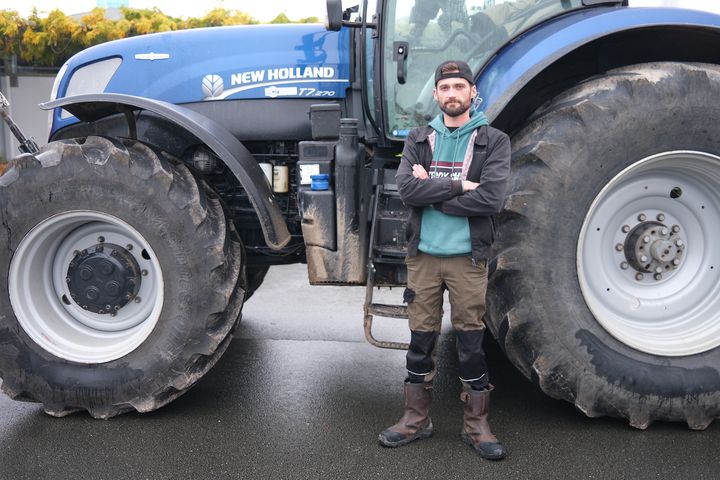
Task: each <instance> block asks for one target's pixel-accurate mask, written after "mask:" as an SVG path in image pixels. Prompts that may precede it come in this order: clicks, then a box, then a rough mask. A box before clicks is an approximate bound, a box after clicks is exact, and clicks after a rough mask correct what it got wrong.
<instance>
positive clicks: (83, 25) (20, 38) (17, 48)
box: [0, 7, 318, 67]
mask: <svg viewBox="0 0 720 480" xmlns="http://www.w3.org/2000/svg"><path fill="white" fill-rule="evenodd" d="M120 12H121V14H122V18H120V19H118V20H110V19H108V18H106V16H105V10H104V9H103V8H95V9H93V10H92V11H91V12H90V13H88V14H87V15H85V16H83V17H82V18H81V19H80V20H79V21H78V20H76V19H75V18H73V17H69V16H67V15H65V14H64V13H62V12H61V11H60V10H53V11H52V12H50V14H49V15H48V16H47V17H44V18H41V17H39V16H38V14H37V11H33V13H32V14H31V15H30V16H29V17H28V18H22V17H20V16H19V15H18V12H17V11H14V10H0V57H4V58H12V57H15V58H16V59H17V61H18V64H19V65H24V66H35V67H59V66H61V65H62V64H63V63H64V62H65V60H67V59H68V58H70V57H71V56H73V55H74V54H76V53H77V52H79V51H80V50H83V49H85V48H87V47H90V46H92V45H97V44H99V43H103V42H107V41H110V40H117V39H119V38H125V37H132V36H135V35H143V34H147V33H155V32H166V31H170V30H181V29H186V28H200V27H213V26H221V25H248V24H256V23H259V22H258V21H257V20H255V19H253V18H252V17H251V16H250V15H248V14H247V13H243V12H240V11H237V10H226V9H224V8H216V9H214V10H211V11H210V12H208V14H207V15H205V16H204V17H202V18H188V19H180V18H175V17H170V16H167V15H165V14H164V13H162V12H161V11H160V10H158V9H134V8H125V7H123V8H121V9H120ZM317 21H318V18H317V17H308V18H303V19H300V20H297V21H295V22H292V21H291V20H289V19H288V18H287V16H285V14H283V13H281V14H279V15H278V16H277V17H276V18H275V19H274V20H272V21H271V22H270V23H314V22H317Z"/></svg>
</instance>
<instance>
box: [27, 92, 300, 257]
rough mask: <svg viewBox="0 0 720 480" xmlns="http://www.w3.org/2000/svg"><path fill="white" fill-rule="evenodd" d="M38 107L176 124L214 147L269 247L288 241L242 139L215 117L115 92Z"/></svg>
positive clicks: (85, 117) (86, 117)
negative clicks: (151, 117)
mask: <svg viewBox="0 0 720 480" xmlns="http://www.w3.org/2000/svg"><path fill="white" fill-rule="evenodd" d="M40 108H42V109H43V110H51V109H53V108H63V109H65V110H67V111H68V112H70V113H71V114H73V115H75V117H77V118H78V119H79V120H81V121H83V122H94V121H97V120H100V119H101V118H104V117H107V116H110V115H115V114H117V113H128V112H132V111H135V110H147V111H150V112H153V113H155V114H156V115H159V116H161V117H163V118H165V119H167V120H168V121H171V122H173V123H175V124H177V125H179V126H180V127H182V128H184V129H185V130H187V131H188V132H190V133H192V134H193V135H195V136H196V137H197V138H198V139H200V140H201V141H203V142H204V143H205V145H207V146H208V148H210V149H211V150H213V151H214V152H215V154H216V155H217V156H218V157H220V159H221V160H222V161H223V162H224V163H225V165H227V167H228V168H229V169H230V171H232V173H233V174H234V175H235V177H236V178H237V179H238V181H239V182H240V185H242V187H243V188H244V189H245V191H246V192H247V193H248V196H249V197H250V202H251V203H252V205H253V208H255V211H256V212H257V215H258V218H259V219H260V225H261V227H262V231H263V235H264V236H265V241H266V242H267V244H268V246H269V247H270V248H273V249H275V250H280V249H282V248H283V247H284V246H285V245H287V244H288V242H289V241H290V232H289V231H288V228H287V225H286V223H285V220H284V218H283V216H282V213H281V212H280V209H279V208H278V206H277V205H276V204H275V203H274V200H273V198H274V197H273V193H272V191H271V190H270V187H269V185H268V183H267V181H266V180H265V174H264V173H263V172H262V170H261V169H260V166H259V165H258V162H257V160H255V158H254V157H253V155H252V154H251V153H250V152H249V151H248V149H247V148H245V146H244V145H243V144H242V142H240V141H239V140H238V139H237V138H235V137H234V136H233V135H232V134H231V133H230V132H228V131H227V129H225V128H224V127H223V126H222V125H220V124H218V123H217V122H215V121H214V120H212V119H210V118H208V117H206V116H204V115H201V114H199V113H197V112H194V111H192V110H190V109H187V108H185V107H182V106H180V105H174V104H172V103H168V102H164V101H161V100H153V99H150V98H143V97H136V96H133V95H123V94H118V93H98V94H89V95H77V96H74V97H65V98H61V99H58V100H53V101H50V102H46V103H41V104H40Z"/></svg>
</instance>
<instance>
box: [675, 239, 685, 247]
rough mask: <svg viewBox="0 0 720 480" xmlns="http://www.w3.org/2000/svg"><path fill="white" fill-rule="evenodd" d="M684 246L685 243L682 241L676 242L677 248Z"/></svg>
mask: <svg viewBox="0 0 720 480" xmlns="http://www.w3.org/2000/svg"><path fill="white" fill-rule="evenodd" d="M683 245H684V244H683V241H682V240H680V239H679V238H678V239H677V240H675V246H677V247H682V246H683Z"/></svg>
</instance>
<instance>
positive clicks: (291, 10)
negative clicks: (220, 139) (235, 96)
mask: <svg viewBox="0 0 720 480" xmlns="http://www.w3.org/2000/svg"><path fill="white" fill-rule="evenodd" d="M0 1H1V2H2V3H1V5H2V7H0V8H3V9H11V10H17V11H19V12H20V15H22V16H27V15H28V13H29V12H30V9H31V8H32V7H33V6H35V7H37V9H38V11H39V12H40V13H41V14H42V12H49V11H50V10H53V9H55V8H60V10H62V11H63V12H65V13H66V14H74V13H82V12H87V11H90V10H91V9H92V8H93V7H94V6H96V5H97V0H63V2H62V3H61V4H59V3H58V1H57V0H0ZM354 3H359V0H358V1H357V2H353V1H352V0H345V1H344V2H343V4H345V5H351V4H354ZM630 4H631V5H637V6H649V5H667V6H678V7H685V8H696V9H700V10H708V11H713V12H716V13H720V1H718V0H630ZM129 6H130V7H132V8H150V7H153V6H155V7H158V8H159V9H160V10H161V11H162V12H163V13H165V14H167V15H171V16H175V17H200V16H203V15H204V14H205V13H207V12H208V11H209V10H211V9H213V8H216V7H224V8H226V9H228V10H240V11H243V12H246V13H249V14H250V15H251V16H253V17H254V18H255V19H257V20H259V21H261V22H267V21H269V20H272V19H273V18H275V17H276V16H277V15H278V14H279V13H281V12H285V14H286V15H287V16H288V17H289V18H291V19H299V18H305V17H310V16H315V17H318V18H319V19H320V20H321V21H322V20H323V19H324V18H325V8H326V7H325V0H205V1H195V2H184V1H180V0H129Z"/></svg>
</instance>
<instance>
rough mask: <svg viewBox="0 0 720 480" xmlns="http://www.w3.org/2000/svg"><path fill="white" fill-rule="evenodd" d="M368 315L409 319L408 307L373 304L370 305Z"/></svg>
mask: <svg viewBox="0 0 720 480" xmlns="http://www.w3.org/2000/svg"><path fill="white" fill-rule="evenodd" d="M367 313H369V314H370V315H373V316H377V317H387V318H405V319H407V318H408V317H407V307H406V306H405V305H386V304H383V303H371V304H370V305H368V309H367Z"/></svg>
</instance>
